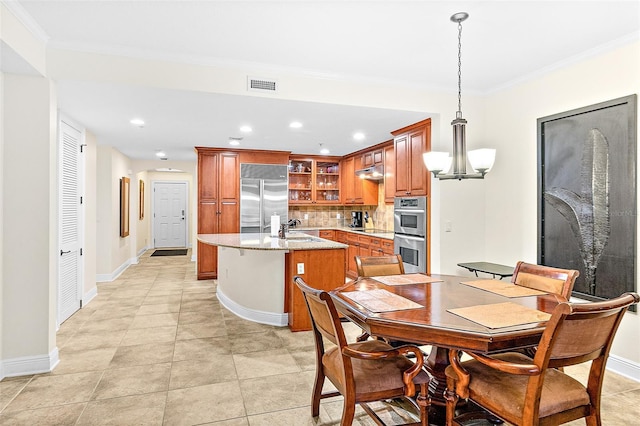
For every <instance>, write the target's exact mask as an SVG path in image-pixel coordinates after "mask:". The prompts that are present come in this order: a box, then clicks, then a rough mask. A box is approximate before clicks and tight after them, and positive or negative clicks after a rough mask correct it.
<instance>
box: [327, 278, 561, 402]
mask: <svg viewBox="0 0 640 426" xmlns="http://www.w3.org/2000/svg"><path fill="white" fill-rule="evenodd" d="M330 294H331V296H332V298H333V299H334V302H335V306H336V309H337V310H338V311H339V313H340V314H342V316H344V317H345V318H347V319H348V320H350V321H352V322H353V323H355V324H357V325H358V326H359V327H360V328H362V330H364V331H365V332H366V333H368V334H369V335H370V336H374V337H381V338H385V339H388V340H390V341H404V342H411V343H414V344H417V345H419V346H423V345H430V346H431V350H430V352H429V354H428V357H427V359H426V361H425V367H426V369H427V371H429V373H430V374H431V376H432V380H431V382H430V385H429V394H430V397H431V400H432V404H435V405H439V406H443V405H444V404H445V400H444V396H443V393H444V390H445V388H446V378H445V374H444V370H445V368H446V367H447V365H448V364H449V351H450V350H464V351H471V352H477V353H483V354H492V353H498V352H504V351H509V350H515V349H522V348H529V347H532V346H536V345H537V344H538V342H539V341H540V337H541V335H542V332H543V331H544V328H545V324H546V322H547V320H548V318H549V317H550V313H551V312H552V311H553V309H554V308H555V306H556V305H558V304H559V303H561V302H563V301H566V300H565V299H564V298H563V297H562V296H559V295H556V294H548V293H543V292H540V291H537V290H533V289H529V288H527V287H522V286H518V285H515V284H512V283H508V282H505V281H499V280H495V279H494V280H491V279H478V278H476V277H462V276H454V275H436V274H432V275H426V274H403V275H392V276H384V277H367V278H359V279H357V280H355V281H351V282H349V283H347V284H345V285H344V286H341V287H339V288H336V289H335V290H332V291H331V292H330Z"/></svg>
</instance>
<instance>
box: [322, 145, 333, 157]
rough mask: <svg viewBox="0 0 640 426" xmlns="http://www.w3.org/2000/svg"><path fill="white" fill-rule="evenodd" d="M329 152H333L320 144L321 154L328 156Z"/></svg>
mask: <svg viewBox="0 0 640 426" xmlns="http://www.w3.org/2000/svg"><path fill="white" fill-rule="evenodd" d="M329 152H331V151H329V150H328V149H327V148H324V147H323V146H322V144H320V154H323V155H327V154H328V153H329Z"/></svg>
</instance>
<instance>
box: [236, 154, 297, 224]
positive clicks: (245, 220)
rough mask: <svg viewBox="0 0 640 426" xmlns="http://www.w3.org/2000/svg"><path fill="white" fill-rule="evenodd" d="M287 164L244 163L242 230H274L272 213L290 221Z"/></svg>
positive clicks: (283, 220)
mask: <svg viewBox="0 0 640 426" xmlns="http://www.w3.org/2000/svg"><path fill="white" fill-rule="evenodd" d="M287 182H288V174H287V166H286V165H276V164H245V163H243V164H240V233H241V234H245V233H249V232H260V233H270V232H271V216H272V215H273V214H277V215H278V216H280V223H281V224H282V223H287V221H288V219H287V218H288V215H289V196H288V195H289V192H288V184H287Z"/></svg>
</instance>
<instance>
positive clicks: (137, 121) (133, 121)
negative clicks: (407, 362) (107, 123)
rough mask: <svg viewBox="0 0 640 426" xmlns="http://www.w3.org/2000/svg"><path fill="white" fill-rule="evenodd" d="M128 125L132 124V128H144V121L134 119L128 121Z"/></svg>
mask: <svg viewBox="0 0 640 426" xmlns="http://www.w3.org/2000/svg"><path fill="white" fill-rule="evenodd" d="M129 123H131V124H133V125H134V126H138V127H144V120H142V119H140V118H134V119H132V120H131V121H129Z"/></svg>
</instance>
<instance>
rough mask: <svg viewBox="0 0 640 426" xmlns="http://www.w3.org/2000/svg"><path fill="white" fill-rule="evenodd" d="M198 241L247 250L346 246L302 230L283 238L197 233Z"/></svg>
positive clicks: (264, 235)
mask: <svg viewBox="0 0 640 426" xmlns="http://www.w3.org/2000/svg"><path fill="white" fill-rule="evenodd" d="M198 241H200V242H203V243H205V244H210V245H214V246H218V247H230V248H237V249H247V250H327V249H337V248H347V247H348V246H347V245H346V244H342V243H338V242H335V241H330V240H325V239H324V238H319V237H315V236H313V235H307V234H305V233H304V232H295V233H294V232H290V233H287V234H286V238H285V239H280V238H278V237H271V236H270V235H269V234H257V233H256V234H198Z"/></svg>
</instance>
